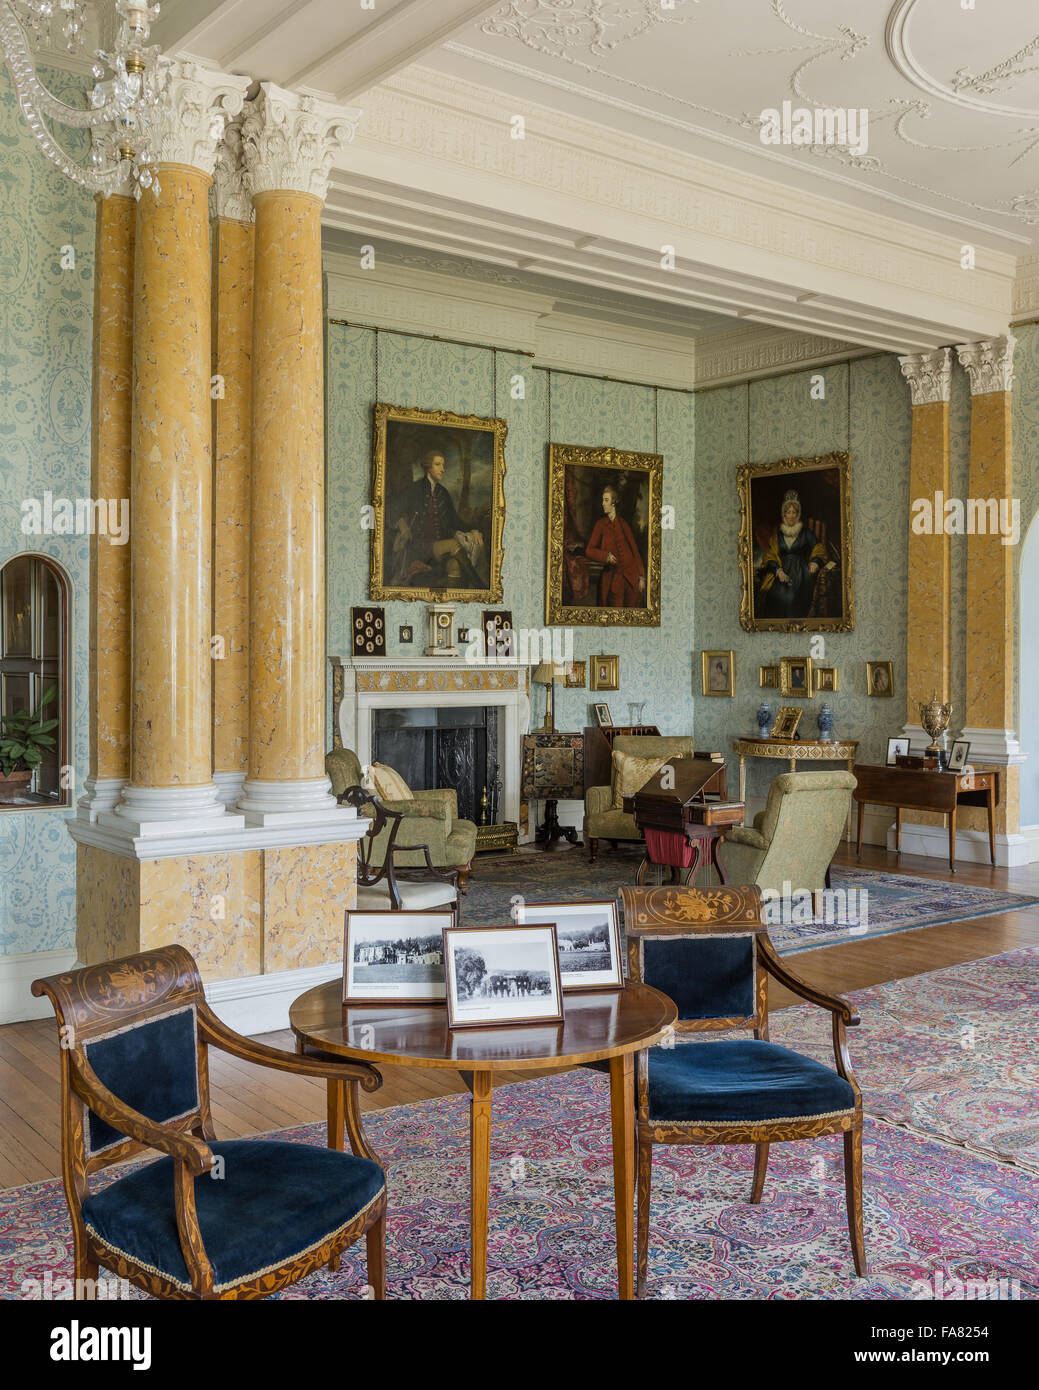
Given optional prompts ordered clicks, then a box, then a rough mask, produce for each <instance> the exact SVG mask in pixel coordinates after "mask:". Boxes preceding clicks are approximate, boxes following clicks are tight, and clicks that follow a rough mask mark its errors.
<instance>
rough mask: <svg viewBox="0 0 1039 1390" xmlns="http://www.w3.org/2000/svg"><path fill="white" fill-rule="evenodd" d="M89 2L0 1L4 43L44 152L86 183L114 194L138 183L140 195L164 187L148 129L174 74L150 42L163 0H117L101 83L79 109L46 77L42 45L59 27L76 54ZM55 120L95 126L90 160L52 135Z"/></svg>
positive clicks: (100, 61) (99, 65) (99, 59)
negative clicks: (156, 174) (153, 166)
mask: <svg viewBox="0 0 1039 1390" xmlns="http://www.w3.org/2000/svg"><path fill="white" fill-rule="evenodd" d="M85 9H86V5H85V0H0V48H2V51H3V55H4V59H5V61H6V63H7V67H8V69H9V71H10V73H11V78H12V81H13V82H14V89H15V94H16V96H17V98H18V105H19V108H20V109H21V112H22V115H23V116H24V117H25V121H26V124H27V125H28V127H29V130H30V131H31V133H32V136H33V139H34V140H35V141H36V143H37V144H38V145H39V147H40V149H41V150H42V151H43V153H44V155H45V156H46V157H47V158H48V159H49V160H50V162H51V163H52V164H53V165H54V166H55V167H56V168H57V169H60V170H61V172H62V173H63V174H64V175H65V177H66V178H68V179H71V180H72V181H73V182H74V183H77V184H79V186H80V187H81V188H86V189H89V190H90V191H91V192H93V193H104V194H108V193H116V192H120V191H125V190H127V189H128V188H131V187H132V189H133V191H134V194H135V195H136V196H137V197H138V198H139V197H140V196H141V189H142V188H144V187H148V186H149V185H150V186H151V187H152V188H153V189H154V190H155V191H156V192H158V183H157V181H156V180H155V179H154V178H153V177H152V174H151V171H150V170H149V169H148V164H149V161H150V158H151V155H150V151H149V149H148V142H147V130H148V124H149V122H148V115H149V113H150V112H151V111H152V110H153V109H154V108H155V107H157V106H158V105H159V104H160V102H161V101H162V100H163V93H164V89H165V86H166V82H167V77H168V65H167V63H166V62H165V60H163V59H162V58H161V57H160V52H159V49H158V47H154V46H153V47H149V46H148V38H149V35H150V33H151V25H152V22H153V21H154V20H155V19H156V18H157V16H158V13H159V6H158V5H149V4H146V3H145V4H140V3H137V4H135V3H132V0H116V4H115V12H116V15H117V16H118V23H117V27H116V35H115V40H114V43H113V47H112V50H111V52H105V51H98V52H97V53H96V54H95V62H94V64H93V68H92V72H93V75H94V79H95V81H94V86H93V88H92V89H91V91H90V93H89V94H88V98H87V103H88V104H87V107H86V108H85V109H80V108H79V107H75V106H69V105H68V104H67V103H66V102H64V101H62V100H60V98H58V97H56V96H55V95H54V93H53V92H51V91H50V90H49V89H48V88H47V87H46V86H45V85H44V84H43V82H42V81H41V80H40V77H39V75H38V74H37V71H36V65H37V62H38V61H42V58H41V55H40V53H39V49H40V45H41V44H42V43H46V42H48V41H50V42H53V41H54V38H55V36H56V33H55V31H56V30H57V31H58V32H60V35H61V38H62V39H63V40H64V43H65V46H66V47H67V48H68V50H69V52H70V53H76V52H78V51H79V50H80V49H81V48H82V45H83V31H84V25H85V17H86V16H85ZM34 51H35V53H36V61H34V56H33V55H34ZM51 123H57V124H59V125H63V126H66V127H67V128H69V129H74V130H89V131H90V134H91V145H92V148H91V158H90V163H89V164H83V163H80V162H79V161H78V160H76V159H73V157H72V156H71V155H70V154H69V153H68V152H67V151H66V150H65V149H64V147H63V146H62V145H61V144H60V142H59V141H58V140H57V139H56V138H55V136H54V135H53V134H52V132H51ZM145 175H147V178H146V177H145Z"/></svg>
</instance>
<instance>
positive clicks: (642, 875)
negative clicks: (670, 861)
mask: <svg viewBox="0 0 1039 1390" xmlns="http://www.w3.org/2000/svg"><path fill="white" fill-rule="evenodd" d="M648 868H649V855H648V854H644V855H643V856H642V863H641V864H640V865H639V866H638V868H637V869H636V870H635V882H636V883H637V884H638V886H639V887H640V888H641V887H642V885H643V884H644V883H645V881H646V870H647V869H648Z"/></svg>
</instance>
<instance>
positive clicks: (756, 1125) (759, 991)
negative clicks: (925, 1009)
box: [621, 887, 866, 1298]
mask: <svg viewBox="0 0 1039 1390" xmlns="http://www.w3.org/2000/svg"><path fill="white" fill-rule="evenodd" d="M621 899H622V901H623V904H624V932H625V936H626V938H627V942H628V975H629V977H630V978H631V979H632V980H636V981H640V982H642V983H644V984H647V985H652V986H653V988H654V989H659V990H660V991H662V993H664V994H667V995H668V996H669V997H670V998H671V999H673V1000H674V1002H675V1004H676V1005H677V1007H678V1022H677V1023H676V1024H675V1035H674V1037H673V1038H668V1039H665V1043H667V1044H670V1045H665V1043H658V1044H657V1046H656V1047H651V1048H647V1049H646V1050H645V1051H644V1052H640V1053H639V1058H638V1073H637V1078H636V1085H637V1111H636V1154H637V1169H638V1217H637V1222H636V1285H635V1286H636V1296H637V1297H639V1298H643V1297H645V1293H646V1278H647V1269H648V1263H649V1220H650V1210H651V1208H650V1195H651V1189H652V1173H653V1146H654V1144H753V1145H754V1146H755V1147H754V1177H753V1179H752V1182H751V1189H750V1201H751V1202H752V1203H758V1202H760V1201H761V1198H762V1193H763V1191H764V1187H765V1178H766V1174H767V1171H768V1155H769V1146H770V1145H771V1144H774V1143H781V1142H786V1141H793V1140H801V1139H818V1138H820V1137H821V1136H823V1135H831V1134H832V1135H837V1134H839V1135H841V1136H842V1137H843V1141H844V1176H845V1196H846V1200H847V1206H848V1233H849V1235H850V1236H851V1251H852V1261H853V1263H854V1266H855V1273H856V1274H857V1275H859V1276H860V1277H864V1276H865V1274H866V1246H865V1237H864V1232H863V1219H862V1094H861V1092H860V1090H859V1087H858V1084H857V1082H856V1080H855V1076H854V1073H853V1072H852V1067H851V1059H850V1057H849V1055H848V1044H847V1035H846V1031H845V1030H846V1029H847V1028H849V1027H852V1026H854V1025H855V1024H857V1023H858V1021H859V1017H858V1014H856V1013H855V1011H854V1009H853V1008H852V1007H851V1005H850V1004H849V1003H848V1001H847V1000H846V999H842V998H840V996H839V995H831V994H827V993H825V992H824V991H823V990H820V989H816V988H814V987H813V986H811V985H809V984H806V983H805V981H804V980H802V979H800V978H799V977H798V976H796V975H794V974H793V973H792V972H791V971H790V970H788V969H787V968H786V966H785V965H784V964H783V963H782V962H781V961H780V959H779V957H778V956H777V955H776V953H775V950H774V949H773V946H772V943H771V942H770V941H769V938H768V933H767V931H766V930H765V928H764V927H763V925H762V920H761V919H762V898H761V891H760V889H758V888H755V887H750V888H730V887H724V888H680V887H673V888H622V889H621ZM769 977H771V978H772V979H774V980H776V981H777V983H779V984H781V985H783V987H784V988H785V989H788V990H790V991H791V992H792V993H793V994H796V995H798V996H799V997H800V998H801V999H804V1000H807V1001H808V1003H810V1004H815V1005H817V1006H818V1007H819V1008H821V1009H825V1010H826V1011H827V1013H829V1015H830V1023H831V1029H832V1037H833V1055H834V1064H833V1066H832V1067H830V1066H826V1065H825V1064H824V1063H822V1062H817V1061H815V1059H814V1058H811V1057H805V1056H803V1055H802V1054H801V1053H799V1052H794V1051H793V1050H792V1049H790V1048H788V1047H780V1046H779V1045H778V1044H776V1043H772V1042H769V1038H768V981H769ZM748 1031H749V1032H750V1033H751V1036H750V1037H747V1036H746V1033H747V1032H748ZM711 1032H716V1033H721V1034H724V1035H725V1036H723V1037H719V1038H717V1039H716V1040H710V1039H709V1038H707V1037H706V1036H705V1035H706V1034H708V1033H711ZM734 1032H742V1033H743V1034H744V1036H743V1037H732V1036H731V1034H732V1033H734Z"/></svg>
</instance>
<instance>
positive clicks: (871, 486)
mask: <svg viewBox="0 0 1039 1390" xmlns="http://www.w3.org/2000/svg"><path fill="white" fill-rule="evenodd" d="M823 375H824V377H825V383H826V385H825V389H826V398H825V400H821V401H820V400H813V399H812V398H811V395H810V385H811V383H810V377H811V373H808V372H804V373H794V374H791V375H788V376H782V377H775V378H770V379H768V380H764V381H756V382H752V383H751V384H750V387H749V392H748V387H747V385H746V384H743V385H739V386H732V387H727V388H724V389H719V390H715V391H705V392H702V393H700V394H699V395H698V396H697V398H696V445H697V457H696V487H697V533H696V627H695V632H696V646H697V648H698V649H702V648H705V647H706V648H711V647H720V648H729V647H731V648H732V649H733V650H734V652H735V654H736V697H735V698H734V699H724V698H714V697H704V696H700V697H698V698H697V701H696V733H697V742H698V743H700V744H702V745H703V746H707V745H710V746H711V747H713V748H716V749H719V750H721V751H722V752H724V753H726V755H727V756H728V758H729V763H730V766H731V767H732V769H733V772H735V757H734V756H733V755H732V753H731V746H732V739H733V737H734V736H736V735H740V734H745V735H754V734H756V733H757V727H756V723H755V718H754V715H755V711H756V710H757V707H758V705H759V704H760V703H761V701H762V699H765V700H767V701H768V702H769V703H770V704H771V705H772V709H773V712H775V710H776V708H777V706H778V705H779V704H780V703H782V704H803V705H804V707H805V713H804V715H803V716H802V720H801V725H800V728H799V730H798V732H799V733H800V734H801V736H802V737H804V738H816V737H818V729H817V726H816V715H817V713H818V711H819V709H820V708H821V706H822V703H823V699H822V697H817V698H816V699H814V700H806V701H797V700H786V699H782V700H781V699H780V697H779V695H778V692H776V691H763V690H761V689H760V687H759V684H758V667H759V666H765V665H775V664H777V662H778V660H779V658H780V657H781V656H795V655H806V656H807V655H809V654H810V650H811V649H810V645H809V644H810V642H811V639H812V637H813V636H816V635H817V634H805V635H796V634H789V635H788V634H785V633H771V632H764V633H748V632H744V631H743V629H742V628H741V627H740V622H739V610H740V574H739V569H738V567H737V562H736V544H737V536H738V533H739V522H740V507H739V499H738V496H737V491H736V471H737V468H738V467H739V465H740V464H741V463H745V462H747V460H748V431H747V410H748V400H749V409H750V439H749V459H750V461H751V462H754V463H766V462H768V461H770V460H773V459H780V458H789V457H797V456H801V455H814V454H825V453H829V452H830V450H832V449H844V448H848V447H849V432H848V431H849V411H848V385H849V375H850V381H851V412H850V428H851V436H850V452H851V459H852V497H853V522H854V551H855V630H854V631H853V632H848V633H826V634H818V635H821V636H823V637H824V638H825V660H821V661H819V662H818V663H817V664H819V665H825V666H836V667H837V669H838V671H839V673H840V677H839V679H840V689H839V690H838V692H837V694H836V695H830V696H827V697H826V698H827V699H828V700H829V703H830V705H831V706H832V708H833V711H834V716H835V723H834V731H835V733H836V734H837V735H838V736H843V737H847V738H857V739H858V740H859V741H860V747H859V756H860V758H862V759H864V760H869V761H876V760H877V759H882V755H883V754H884V752H885V749H886V741H887V738H888V736H889V735H891V734H894V733H897V732H899V731H900V730H901V727H902V725H903V724H904V723H905V718H906V692H905V647H906V622H905V608H906V562H905V556H906V544H907V538H908V514H909V492H908V486H909V485H908V467H909V442H910V425H911V416H910V403H909V391H908V387H907V385H906V383H905V381H904V380H903V379H902V376H901V373H900V371H899V366H898V362H897V360H896V358H894V357H891V356H882V357H871V358H865V359H863V360H861V361H856V362H852V363H850V364H848V363H840V364H837V365H835V366H832V367H828V368H826V369H824V372H823ZM874 659H875V660H890V661H891V662H893V664H894V677H895V693H894V695H893V696H892V697H891V698H888V699H881V698H878V697H874V696H870V695H867V693H866V667H865V663H866V661H867V660H874ZM782 770H785V769H782ZM776 771H777V769H776V767H775V765H774V764H767V763H758V764H754V763H751V764H749V765H748V779H747V793H748V795H749V796H752V797H753V796H764V795H765V793H766V791H767V788H768V785H769V783H770V782H771V780H772V778H773V777H774V776H775V775H776ZM732 785H733V787H735V780H734V779H733V783H732Z"/></svg>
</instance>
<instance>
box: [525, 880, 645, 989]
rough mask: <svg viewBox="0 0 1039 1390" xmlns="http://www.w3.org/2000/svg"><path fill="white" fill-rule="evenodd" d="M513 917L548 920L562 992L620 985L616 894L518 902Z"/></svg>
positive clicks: (620, 972) (620, 986)
mask: <svg viewBox="0 0 1039 1390" xmlns="http://www.w3.org/2000/svg"><path fill="white" fill-rule="evenodd" d="M515 913H516V921H517V923H518V924H519V925H520V926H523V925H524V923H525V922H526V920H527V918H528V917H536V918H537V920H538V921H539V922H551V923H552V924H553V926H554V927H555V929H556V945H557V947H558V949H559V978H560V981H561V983H562V986H563V993H564V994H569V993H571V992H575V991H579V990H586V989H623V988H624V973H623V967H622V964H621V943H620V927H619V925H618V922H617V900H616V898H602V899H597V898H596V899H593V898H589V899H582V900H578V901H575V902H565V903H527V902H520V903H519V904H518V905H517V907H516V909H515Z"/></svg>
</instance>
